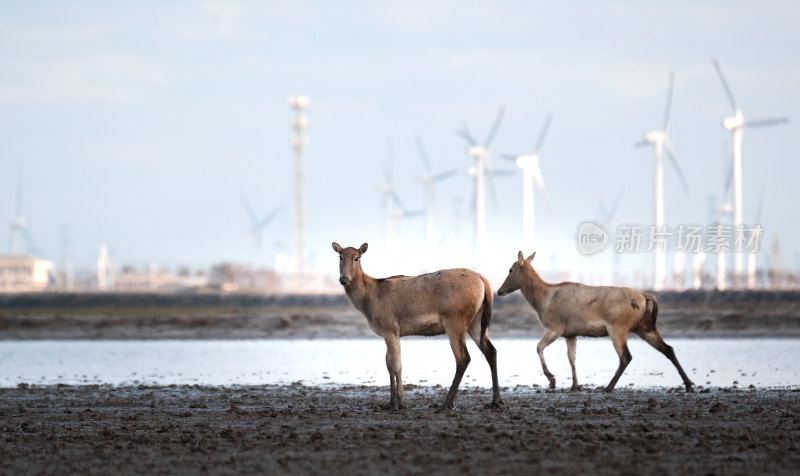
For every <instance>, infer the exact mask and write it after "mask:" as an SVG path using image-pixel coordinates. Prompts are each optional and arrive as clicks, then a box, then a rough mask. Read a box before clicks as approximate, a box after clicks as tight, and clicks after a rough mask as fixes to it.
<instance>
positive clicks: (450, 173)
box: [432, 169, 458, 182]
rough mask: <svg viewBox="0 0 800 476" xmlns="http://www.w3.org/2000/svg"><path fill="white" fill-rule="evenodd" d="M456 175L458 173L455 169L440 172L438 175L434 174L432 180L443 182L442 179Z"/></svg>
mask: <svg viewBox="0 0 800 476" xmlns="http://www.w3.org/2000/svg"><path fill="white" fill-rule="evenodd" d="M456 173H458V170H456V169H453V170H448V171H447V172H442V173H440V174H436V175H434V176H433V177H432V180H433V181H434V182H438V181H440V180H444V179H447V178H450V177H452V176H453V175H455V174H456Z"/></svg>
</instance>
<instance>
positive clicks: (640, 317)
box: [497, 251, 694, 392]
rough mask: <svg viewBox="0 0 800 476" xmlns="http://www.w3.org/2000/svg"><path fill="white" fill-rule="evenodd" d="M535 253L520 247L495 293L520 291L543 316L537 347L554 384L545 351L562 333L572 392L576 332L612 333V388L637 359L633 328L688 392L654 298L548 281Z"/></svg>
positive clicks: (575, 385)
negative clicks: (535, 264)
mask: <svg viewBox="0 0 800 476" xmlns="http://www.w3.org/2000/svg"><path fill="white" fill-rule="evenodd" d="M535 255H536V253H533V254H532V255H530V256H529V257H528V258H523V254H522V251H520V252H519V254H518V255H517V261H515V262H514V264H512V265H511V269H509V270H508V277H507V278H506V280H505V282H504V283H503V285H502V286H500V289H498V290H497V294H498V295H500V296H505V295H506V294H509V293H512V292H514V291H516V290H518V289H519V290H520V291H521V292H522V295H523V296H524V297H525V300H526V301H528V303H530V305H531V306H532V307H533V308H534V309H535V310H536V313H537V314H539V319H540V320H541V322H542V325H543V326H544V328H545V333H544V337H542V340H541V341H540V342H539V345H537V346H536V352H537V353H538V354H539V359H540V360H541V362H542V370H543V371H544V374H545V375H546V376H547V379H548V380H549V381H550V388H555V386H556V379H555V377H554V376H553V374H552V373H550V371H549V370H548V369H547V364H546V363H545V361H544V349H545V348H546V347H547V346H548V345H550V344H552V343H553V341H555V340H556V339H558V338H559V337H564V339H565V340H566V341H567V357H568V358H569V364H570V366H571V367H572V390H578V389H580V386H579V385H578V377H577V375H576V373H575V343H576V342H575V341H576V337H578V336H585V337H603V336H610V337H611V342H612V343H613V344H614V349H615V350H616V351H617V355H619V367H618V368H617V372H616V373H615V374H614V377H613V378H612V379H611V382H609V384H608V386H607V387H606V391H607V392H611V391H612V390H614V386H615V385H616V384H617V380H619V378H620V376H621V375H622V372H623V371H625V367H627V366H628V364H629V363H630V362H631V359H632V358H633V357H632V356H631V353H630V351H629V350H628V336H629V335H630V334H631V332H633V333H634V334H636V335H638V336H639V337H641V338H642V339H643V340H644V341H645V342H647V343H648V344H650V345H652V346H653V347H655V348H656V349H657V350H658V351H659V352H661V353H662V354H664V355H665V356H666V357H667V358H668V359H669V360H670V361H671V362H672V363H673V364H674V365H675V368H677V369H678V373H679V374H680V375H681V378H682V379H683V383H684V385H685V386H686V391H687V392H691V391H692V386H693V385H694V383H692V381H691V380H689V377H687V376H686V373H685V372H684V371H683V368H681V364H680V363H678V359H677V357H675V351H674V350H673V349H672V347H670V346H669V345H667V343H666V342H664V339H662V338H661V334H659V333H658V331H657V330H656V317H657V315H658V302H657V301H656V298H655V296H652V295H650V294H647V293H643V292H641V291H636V290H634V289H631V288H623V287H613V286H587V285H584V284H580V283H560V284H549V283H547V282H545V281H544V280H543V279H542V278H541V277H539V274H538V273H536V271H535V270H534V269H533V265H532V264H531V262H532V261H533V257H534V256H535Z"/></svg>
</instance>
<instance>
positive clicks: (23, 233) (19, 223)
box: [8, 166, 36, 255]
mask: <svg viewBox="0 0 800 476" xmlns="http://www.w3.org/2000/svg"><path fill="white" fill-rule="evenodd" d="M14 212H15V214H14V218H12V219H11V223H9V228H10V229H9V232H8V248H9V253H10V254H12V255H17V254H21V253H22V251H21V248H20V244H19V239H20V237H21V238H23V239H24V240H25V241H26V242H27V244H28V247H27V252H28V253H36V247H35V246H34V244H33V239H32V238H31V235H30V233H29V232H28V225H27V223H26V221H25V218H24V217H23V216H22V167H21V166H20V168H19V172H18V174H17V202H16V207H15V209H14Z"/></svg>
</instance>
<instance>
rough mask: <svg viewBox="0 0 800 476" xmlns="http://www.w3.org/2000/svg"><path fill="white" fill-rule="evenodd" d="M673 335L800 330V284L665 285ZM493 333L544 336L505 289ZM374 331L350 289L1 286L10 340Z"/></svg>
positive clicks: (664, 315) (662, 320)
mask: <svg viewBox="0 0 800 476" xmlns="http://www.w3.org/2000/svg"><path fill="white" fill-rule="evenodd" d="M655 295H656V297H657V298H658V300H659V314H658V319H657V326H658V329H659V331H660V332H661V333H662V335H664V336H665V337H800V290H798V291H794V290H792V291H765V290H757V291H724V292H720V291H684V292H675V291H664V292H657V293H655ZM490 333H491V335H492V336H495V337H519V338H538V337H540V336H541V335H542V333H543V331H542V327H541V325H540V324H539V319H538V317H537V316H536V314H535V313H534V311H533V310H532V309H531V308H530V306H528V304H527V303H526V302H524V300H523V299H522V297H521V296H520V295H519V293H515V294H512V295H511V296H507V297H502V298H500V297H495V301H494V308H493V317H492V323H491V327H490ZM349 337H374V334H373V333H372V331H370V330H369V328H368V327H367V325H366V322H365V320H364V318H363V317H362V316H361V315H360V314H359V313H358V312H357V311H356V310H355V309H354V308H353V307H352V306H351V305H350V303H349V302H348V301H347V298H346V297H345V296H344V294H343V293H340V294H319V295H286V294H284V295H264V294H222V293H197V294H163V293H136V294H133V293H23V294H0V340H16V339H265V338H267V339H268V338H349Z"/></svg>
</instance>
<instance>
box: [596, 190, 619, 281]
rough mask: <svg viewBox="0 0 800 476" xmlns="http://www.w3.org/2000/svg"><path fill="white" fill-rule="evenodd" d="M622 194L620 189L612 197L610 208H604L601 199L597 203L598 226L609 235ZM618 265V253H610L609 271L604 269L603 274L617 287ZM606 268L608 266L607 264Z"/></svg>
mask: <svg viewBox="0 0 800 476" xmlns="http://www.w3.org/2000/svg"><path fill="white" fill-rule="evenodd" d="M622 192H623V190H622V189H620V190H619V191H618V192H617V195H616V196H615V197H614V201H613V202H612V203H611V208H608V209H607V208H606V206H605V204H604V203H603V199H600V201H599V203H600V206H599V208H600V210H599V213H598V218H599V220H600V224H601V225H603V228H605V230H606V233H611V228H612V225H613V224H614V217H615V216H616V215H617V209H618V208H619V203H620V201H621V200H622ZM618 263H619V253H617V252H613V253H611V271H610V272H608V270H607V269H606V270H605V271H604V273H603V274H604V275H605V276H609V275H610V277H611V280H612V282H613V283H614V284H615V285H619V277H618V275H617V274H618V268H619V266H618ZM606 266H608V263H607V262H606Z"/></svg>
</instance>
